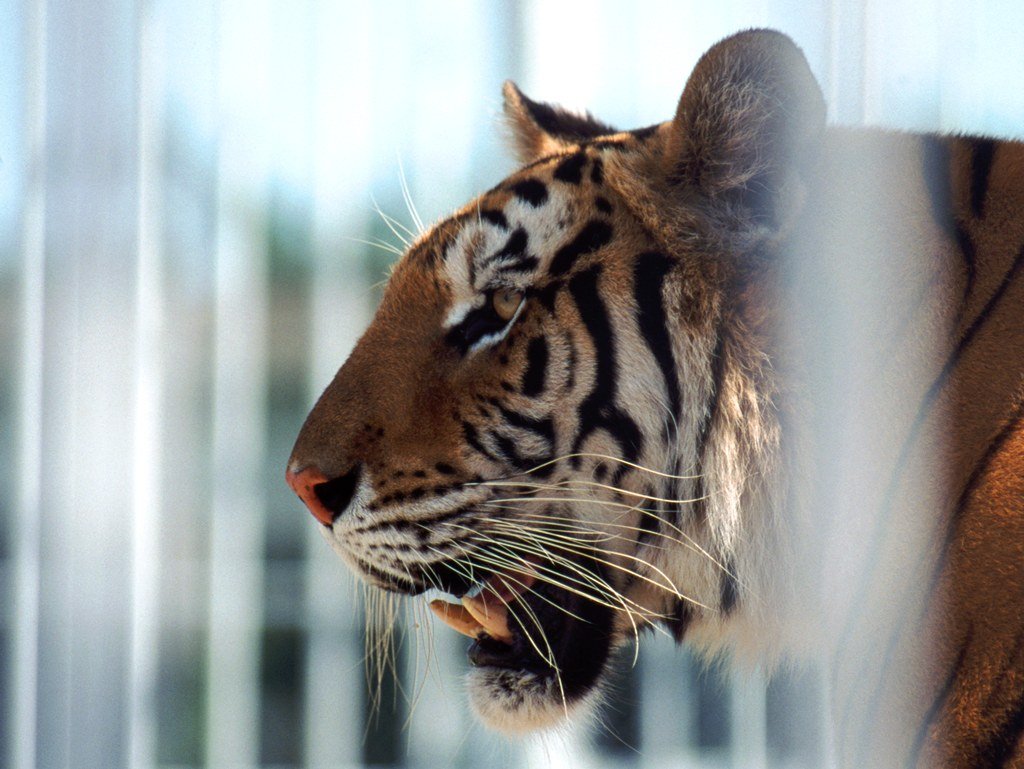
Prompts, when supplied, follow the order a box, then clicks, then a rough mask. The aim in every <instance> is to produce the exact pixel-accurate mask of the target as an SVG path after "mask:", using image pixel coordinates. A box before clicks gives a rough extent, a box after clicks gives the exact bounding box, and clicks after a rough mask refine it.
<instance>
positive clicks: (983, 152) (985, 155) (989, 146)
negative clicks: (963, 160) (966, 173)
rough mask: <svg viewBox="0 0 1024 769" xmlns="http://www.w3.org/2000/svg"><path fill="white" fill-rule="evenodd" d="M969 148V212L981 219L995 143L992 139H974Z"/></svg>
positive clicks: (983, 212) (994, 152) (983, 213)
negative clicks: (970, 152)
mask: <svg viewBox="0 0 1024 769" xmlns="http://www.w3.org/2000/svg"><path fill="white" fill-rule="evenodd" d="M971 146H972V149H973V152H972V154H971V211H972V212H973V213H974V215H975V216H977V217H982V216H984V215H985V196H986V194H987V193H988V181H989V176H990V175H991V173H992V161H993V159H994V158H995V154H996V143H995V141H993V140H992V139H974V140H973V141H972V142H971Z"/></svg>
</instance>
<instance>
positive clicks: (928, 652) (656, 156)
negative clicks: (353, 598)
mask: <svg viewBox="0 0 1024 769" xmlns="http://www.w3.org/2000/svg"><path fill="white" fill-rule="evenodd" d="M506 109H507V111H508V113H509V117H510V119H511V121H512V123H513V126H514V128H515V136H516V142H517V147H518V150H519V153H520V157H521V159H522V161H523V162H524V164H525V165H524V167H523V168H522V169H521V170H520V171H518V172H516V173H515V174H513V175H512V176H510V177H509V178H508V179H506V180H504V181H502V182H501V183H500V184H498V185H497V186H496V187H495V188H494V189H492V190H490V191H489V192H487V193H485V194H483V195H482V196H480V197H479V198H478V199H477V200H474V201H473V202H471V203H470V204H469V205H467V206H466V207H465V208H464V209H462V210H461V211H459V212H457V213H456V214H455V215H453V216H452V217H450V218H449V219H447V220H445V221H443V222H442V223H440V224H439V225H437V226H435V227H434V228H433V229H431V230H430V231H429V232H427V233H426V234H424V235H423V236H422V237H420V239H419V240H418V241H417V242H416V243H414V244H413V245H412V247H411V248H410V249H409V251H408V253H406V255H405V256H404V257H403V258H402V260H401V261H400V262H399V263H398V264H397V265H396V268H395V270H394V273H393V275H392V277H391V279H390V281H389V284H388V287H387V290H386V291H385V294H384V298H383V300H382V303H381V306H380V308H379V310H378V312H377V315H376V317H375V319H374V321H373V323H372V325H371V326H370V328H369V329H368V331H367V332H366V334H365V335H364V337H363V338H362V339H361V340H360V342H359V344H358V345H357V347H356V349H355V350H354V352H353V353H352V356H351V357H350V358H349V360H348V361H347V362H346V363H345V364H344V366H343V367H342V368H341V370H340V371H339V372H338V375H337V377H336V378H335V379H334V381H333V382H332V383H331V384H330V385H329V387H328V388H327V390H326V391H325V392H324V394H323V395H322V396H321V398H320V400H319V402H318V403H317V404H316V406H315V407H314V409H313V410H312V412H311V414H310V415H309V417H308V419H307V421H306V424H305V425H304V426H303V428H302V431H301V433H300V435H299V438H298V441H297V443H296V446H295V449H294V452H293V455H292V458H291V460H290V463H289V469H290V471H291V472H293V473H294V472H298V471H300V470H302V469H304V468H309V467H315V468H316V469H317V471H318V472H319V473H321V474H322V475H323V476H324V477H326V478H332V479H337V480H336V481H331V482H329V483H325V484H323V485H322V488H321V490H320V491H319V492H318V494H319V495H320V499H321V500H322V501H323V502H324V504H326V505H328V506H329V507H331V509H332V516H333V523H330V524H328V525H325V526H324V527H323V531H324V534H325V536H326V537H327V539H328V540H329V541H330V542H331V543H332V545H333V546H334V547H335V548H336V549H337V550H338V552H339V553H340V554H341V555H342V557H344V558H345V559H346V560H347V561H348V562H349V563H350V564H351V565H352V566H353V568H355V569H356V570H357V571H358V572H359V573H361V574H362V575H363V576H365V577H366V578H367V579H368V580H370V581H371V582H374V583H376V584H378V585H380V586H382V587H385V588H388V589H393V590H400V591H404V592H418V591H420V590H422V589H423V588H425V587H427V586H428V585H431V584H437V585H438V586H440V587H443V588H445V589H447V590H449V592H455V593H457V594H458V593H460V592H463V591H464V589H465V588H466V587H468V586H469V584H470V583H471V582H473V581H474V579H473V577H475V576H476V575H475V574H473V575H469V577H467V578H466V579H465V580H464V582H465V584H462V585H461V586H459V585H457V586H455V587H453V586H452V582H453V581H454V582H456V583H457V582H458V581H459V578H461V577H466V572H467V571H472V570H473V569H478V570H480V572H481V573H486V572H487V569H488V564H491V565H492V566H493V565H494V563H496V561H495V560H494V559H498V561H499V562H501V563H503V564H505V565H507V563H508V559H509V558H512V557H516V558H524V559H526V560H531V559H532V560H533V561H537V562H549V564H550V566H551V569H550V571H548V572H544V571H542V572H541V573H540V577H539V581H540V582H541V583H543V582H545V581H548V582H550V583H551V584H552V585H553V586H555V587H558V586H561V588H565V587H566V585H567V581H568V580H570V579H571V578H572V575H573V574H577V573H578V574H580V575H583V576H581V577H579V579H580V580H583V581H582V582H578V583H577V585H578V586H580V587H579V592H582V594H583V595H584V598H585V599H586V600H589V601H592V602H593V603H594V605H597V604H599V603H601V602H610V603H611V605H612V608H614V611H610V612H608V613H607V618H606V619H601V620H598V619H595V620H593V621H594V623H599V622H605V621H607V622H608V623H610V624H609V627H607V628H605V629H601V628H597V630H595V631H594V632H595V633H597V634H598V635H600V633H604V632H606V635H607V638H608V639H609V643H607V644H606V643H603V642H601V643H594V644H590V643H589V640H588V644H589V645H586V646H585V651H581V652H580V653H581V654H583V655H584V656H587V655H591V656H593V659H592V660H591V662H592V667H593V671H592V672H593V675H592V676H591V675H589V673H588V674H587V675H583V674H580V676H581V677H579V678H578V679H574V678H573V676H572V675H570V671H565V670H563V672H564V681H563V682H562V683H563V684H566V686H567V685H568V684H570V683H572V682H573V681H574V680H576V682H577V683H578V684H579V685H578V686H570V687H568V688H569V689H571V691H569V692H568V693H567V691H566V686H563V690H562V691H561V692H559V691H557V690H556V688H555V687H554V685H553V684H552V683H551V680H550V679H545V678H544V676H543V675H541V674H537V673H536V672H534V673H533V674H531V675H533V678H530V677H529V676H527V675H526V674H525V673H522V674H521V673H517V672H516V671H515V670H509V669H506V668H494V667H490V668H489V667H486V666H484V667H482V668H477V669H476V670H474V672H473V673H472V675H471V688H470V696H471V698H472V700H473V703H474V705H475V707H476V708H477V710H478V712H479V713H480V714H481V716H482V717H483V718H484V720H485V721H487V722H488V723H490V724H491V725H493V726H495V727H497V728H499V729H504V730H507V731H522V730H525V729H532V728H540V727H545V726H549V725H552V724H554V723H557V722H558V721H560V720H561V719H562V718H564V717H565V715H566V713H567V712H570V711H576V710H585V709H586V707H587V706H588V704H590V703H592V702H593V700H594V697H595V696H597V695H596V694H595V692H597V691H599V689H600V683H601V681H602V680H603V679H604V677H605V672H606V669H607V667H608V665H610V664H611V663H610V661H609V659H610V657H609V655H608V649H607V648H606V647H608V648H610V647H611V646H615V645H621V644H624V643H627V642H629V641H630V640H631V639H632V637H633V635H634V634H635V632H636V630H637V628H638V627H639V628H645V627H663V628H665V629H667V630H668V631H669V632H670V633H671V634H672V635H673V636H674V637H675V638H676V639H677V640H679V641H683V642H687V643H690V644H692V645H694V646H695V647H696V648H698V649H701V650H703V651H704V652H706V653H707V654H709V655H715V654H719V653H724V652H729V653H732V654H733V655H735V656H736V657H744V658H747V659H750V660H754V661H758V662H761V663H763V664H768V665H770V664H772V663H774V662H775V661H777V660H779V659H782V658H787V657H789V658H794V659H812V660H816V661H817V662H818V663H820V664H823V665H825V667H826V669H827V670H828V671H829V683H830V687H831V694H832V713H833V723H834V734H835V746H834V750H835V755H836V757H837V760H838V761H839V763H840V764H841V765H844V766H851V767H853V766H857V767H860V766H894V767H895V766H899V767H917V766H921V767H924V766H956V767H961V766H962V767H978V766H984V767H1009V766H1024V145H1022V144H1020V143H1016V142H1009V141H1000V140H995V139H987V138H972V137H954V138H946V137H936V136H914V135H903V134H893V133H886V132H881V131H869V130H857V131H854V130H849V129H840V128H826V127H825V125H824V119H823V114H824V110H823V105H822V101H821V96H820V92H819V90H818V88H817V86H816V84H815V83H814V81H813V78H812V77H811V75H810V72H809V70H808V68H807V66H806V63H805V62H804V60H803V57H802V55H801V54H800V53H799V51H798V50H797V49H796V48H795V47H794V46H793V44H792V43H791V42H790V41H789V40H788V39H787V38H785V37H784V36H782V35H779V34H778V33H773V32H769V31H763V30H762V31H751V32H746V33H741V34H739V35H736V36H733V37H731V38H728V39H726V40H724V41H722V42H721V43H719V44H718V45H716V46H715V47H714V48H712V49H711V50H710V51H709V52H708V53H707V54H706V55H705V56H704V58H703V59H702V60H701V61H700V62H699V63H698V65H697V67H696V68H695V70H694V73H693V74H692V76H691V78H690V80H689V82H688V84H687V86H686V89H685V91H684V93H683V96H682V99H681V101H680V105H679V109H678V112H677V114H676V116H675V118H674V119H673V120H671V121H669V122H666V123H663V124H661V125H658V126H653V127H651V128H648V129H641V130H638V131H632V132H616V131H614V129H611V128H610V127H609V126H606V125H604V124H602V123H598V122H597V121H594V120H593V119H592V118H589V116H582V117H581V116H575V115H570V114H568V113H566V112H564V111H561V110H559V109H557V108H553V107H549V106H548V105H540V104H537V103H535V102H532V101H530V100H529V99H527V98H526V97H525V96H523V95H522V94H521V93H520V92H519V91H518V90H517V89H516V88H515V87H514V86H512V85H508V86H506ZM499 290H504V291H510V292H512V295H514V296H519V295H521V296H522V297H523V300H522V304H521V305H520V306H519V308H518V310H516V313H515V316H514V317H513V318H512V320H511V321H509V322H507V323H505V322H502V321H501V319H500V318H498V319H496V316H495V314H494V309H493V307H494V305H493V302H494V296H495V292H496V291H499ZM559 552H560V553H561V554H562V557H561V559H560V558H559V557H558V553H559ZM566 554H569V555H566ZM570 556H571V557H570ZM488 559H490V560H488ZM502 559H505V560H502ZM574 559H575V560H574ZM579 559H583V560H582V561H580V560H579ZM575 563H585V564H590V565H589V566H586V565H585V566H584V567H580V568H581V569H582V570H580V571H577V572H574V571H573V569H574V568H577V567H576V566H574V565H573V564H575ZM452 564H455V566H454V567H453V566H452ZM453 569H454V571H453ZM584 572H585V573H584ZM588 580H589V581H588ZM584 582H585V583H586V584H584ZM595 585H598V586H596V587H595ZM595 616H597V615H595ZM600 616H601V617H605V615H604V614H601V615H600ZM540 624H541V625H543V626H544V627H545V628H548V629H552V628H555V627H557V624H558V623H557V621H556V620H551V619H550V618H544V619H543V620H542V621H541V622H540ZM524 627H525V626H524ZM524 632H526V631H525V630H524ZM574 632H578V631H574ZM581 637H585V636H580V635H575V636H572V638H574V639H576V638H581ZM551 640H553V641H554V642H555V644H557V641H558V639H557V638H555V639H551ZM574 643H575V641H574ZM580 648H581V649H583V648H584V647H580ZM555 656H556V657H557V654H556V655H555ZM558 659H559V660H561V659H562V658H561V657H559V658H558ZM528 679H529V680H528ZM540 679H543V681H541V683H538V682H537V681H538V680H540ZM591 679H593V680H591ZM556 683H557V681H556Z"/></svg>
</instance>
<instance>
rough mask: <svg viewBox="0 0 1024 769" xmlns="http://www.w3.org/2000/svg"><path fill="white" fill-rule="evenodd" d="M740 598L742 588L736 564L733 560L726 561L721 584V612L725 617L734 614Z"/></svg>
mask: <svg viewBox="0 0 1024 769" xmlns="http://www.w3.org/2000/svg"><path fill="white" fill-rule="evenodd" d="M739 597H740V586H739V583H738V582H737V581H736V564H735V562H734V561H733V560H732V558H728V559H726V561H725V568H724V569H723V570H722V583H721V611H722V615H723V616H727V615H729V614H731V613H732V610H733V609H735V608H736V603H737V602H738V601H739Z"/></svg>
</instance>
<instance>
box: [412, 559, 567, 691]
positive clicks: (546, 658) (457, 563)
mask: <svg viewBox="0 0 1024 769" xmlns="http://www.w3.org/2000/svg"><path fill="white" fill-rule="evenodd" d="M460 549H463V551H464V552H465V553H466V556H467V557H474V558H477V559H478V560H484V558H482V557H481V555H482V554H480V553H472V554H470V553H468V552H467V551H465V549H464V548H460ZM431 550H434V548H433V547H432V548H431ZM484 562H486V561H484ZM451 563H452V564H453V566H454V567H456V568H459V567H462V566H463V564H462V563H461V562H460V561H459V560H458V559H456V560H455V561H454V562H451ZM494 565H499V564H494ZM500 565H503V566H505V567H506V568H507V566H508V564H500ZM461 570H462V573H463V576H466V577H467V578H471V576H470V575H469V574H468V573H467V571H466V570H465V569H461ZM516 581H517V582H518V584H519V585H520V586H521V587H525V584H524V583H523V582H521V581H519V580H516ZM502 603H505V602H504V600H502ZM505 606H506V608H508V610H509V613H510V614H511V615H512V616H513V618H515V619H516V622H517V623H519V625H520V627H521V628H522V629H523V634H524V635H525V636H526V639H527V640H528V641H529V642H530V645H531V646H532V647H533V648H534V651H536V652H537V654H538V655H539V656H540V657H541V659H543V660H544V661H545V662H547V663H548V665H550V666H551V668H552V669H553V670H555V672H556V674H557V672H558V666H557V665H556V664H555V658H554V652H553V651H552V650H551V645H550V643H548V640H547V637H546V635H545V633H544V628H543V626H542V625H541V623H540V621H539V619H538V618H537V617H536V615H535V614H533V611H532V610H531V609H530V608H529V607H528V606H526V609H527V611H529V612H530V614H531V615H532V618H533V620H534V622H535V624H536V625H537V627H538V629H539V630H540V632H541V636H542V637H543V640H544V643H545V646H547V648H548V654H549V655H550V657H549V656H547V655H545V654H544V652H543V651H542V650H541V649H540V648H539V647H538V646H537V644H536V643H535V642H534V640H533V638H532V637H531V636H530V634H529V633H528V632H527V631H526V628H525V627H524V626H523V624H522V621H521V620H520V619H519V618H518V617H517V616H516V614H515V612H513V611H512V609H511V607H509V606H508V604H507V603H505ZM524 606H525V603H524Z"/></svg>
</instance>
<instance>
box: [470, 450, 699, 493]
mask: <svg viewBox="0 0 1024 769" xmlns="http://www.w3.org/2000/svg"><path fill="white" fill-rule="evenodd" d="M577 457H579V458H580V459H603V460H605V461H607V462H617V463H618V464H621V465H625V466H627V467H631V468H633V469H634V470H639V471H640V472H644V473H647V474H648V475H655V476H658V477H660V478H668V479H671V480H680V481H686V480H696V479H697V478H700V477H702V476H701V475H673V474H672V473H666V472H662V471H661V470H655V469H654V468H651V467H645V466H643V465H640V464H637V463H636V462H630V461H629V460H628V459H622V458H621V457H613V456H611V455H609V454H596V453H591V452H585V451H577V452H573V453H571V454H562V455H561V456H558V457H555V458H553V459H548V460H545V461H544V462H541V463H540V464H538V465H534V466H533V467H531V468H529V469H527V470H523V471H522V472H519V473H514V474H512V475H508V476H506V478H518V477H519V476H522V475H530V474H532V473H535V472H537V471H539V470H543V469H544V468H545V467H551V466H552V465H556V464H558V463H559V462H564V461H566V460H568V459H574V458H577ZM492 480H495V479H492ZM477 483H487V481H478V482H477ZM466 485H467V486H472V485H474V484H473V483H467V484H466Z"/></svg>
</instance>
